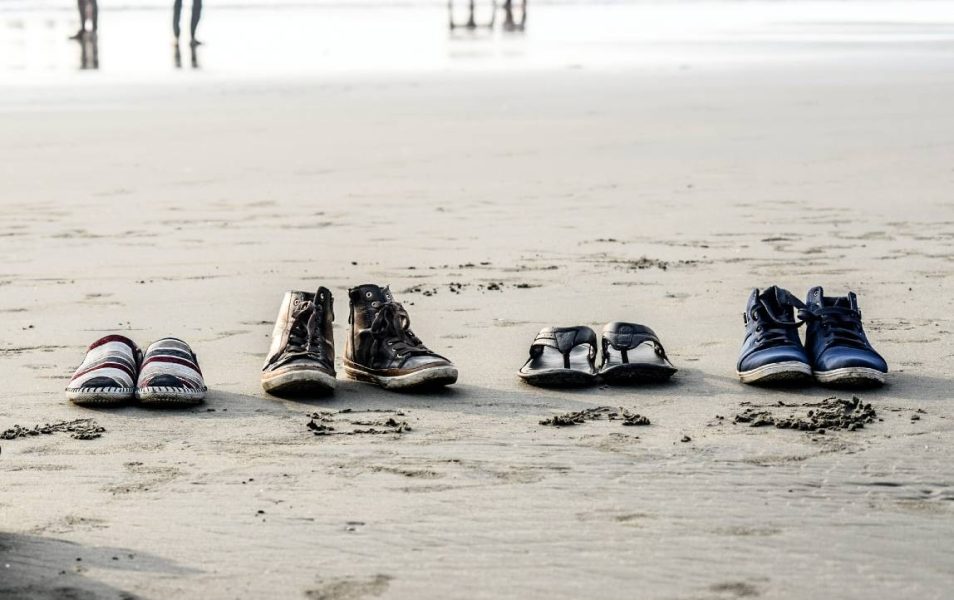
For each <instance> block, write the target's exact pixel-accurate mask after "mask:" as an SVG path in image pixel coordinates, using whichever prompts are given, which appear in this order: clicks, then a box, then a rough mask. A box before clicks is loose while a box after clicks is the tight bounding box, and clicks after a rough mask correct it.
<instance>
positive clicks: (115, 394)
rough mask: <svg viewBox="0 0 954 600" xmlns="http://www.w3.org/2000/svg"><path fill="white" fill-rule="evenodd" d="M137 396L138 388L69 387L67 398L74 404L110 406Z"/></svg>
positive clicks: (129, 400)
mask: <svg viewBox="0 0 954 600" xmlns="http://www.w3.org/2000/svg"><path fill="white" fill-rule="evenodd" d="M135 397H136V388H122V387H107V388H67V390H66V398H67V399H68V400H69V401H70V402H72V403H73V404H79V405H83V406H85V405H88V406H109V405H115V404H126V403H127V402H131V401H132V400H133V399H135Z"/></svg>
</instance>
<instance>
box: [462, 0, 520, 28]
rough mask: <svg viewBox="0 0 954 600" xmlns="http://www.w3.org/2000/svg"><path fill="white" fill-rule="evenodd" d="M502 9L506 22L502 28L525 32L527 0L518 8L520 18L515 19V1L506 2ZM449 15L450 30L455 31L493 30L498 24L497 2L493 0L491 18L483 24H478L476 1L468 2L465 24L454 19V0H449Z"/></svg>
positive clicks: (505, 0)
mask: <svg viewBox="0 0 954 600" xmlns="http://www.w3.org/2000/svg"><path fill="white" fill-rule="evenodd" d="M501 8H502V9H503V12H504V21H503V25H502V28H503V30H504V31H512V32H519V31H523V30H524V28H525V27H526V24H527V0H520V2H519V4H518V5H517V6H516V14H517V15H518V18H516V19H515V18H514V12H515V11H514V8H515V7H514V1H513V0H504V3H503V4H502V5H501ZM447 14H448V23H449V26H450V29H451V30H452V31H453V30H455V29H471V30H473V29H478V28H484V29H493V28H494V25H495V24H496V22H497V2H496V0H491V2H490V18H489V19H488V20H487V21H486V22H483V23H478V22H477V16H476V3H475V0H468V2H467V20H466V21H464V22H458V21H457V20H456V19H455V18H454V0H448V2H447Z"/></svg>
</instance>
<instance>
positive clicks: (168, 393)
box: [136, 386, 205, 405]
mask: <svg viewBox="0 0 954 600" xmlns="http://www.w3.org/2000/svg"><path fill="white" fill-rule="evenodd" d="M136 398H137V399H138V400H139V402H140V403H141V404H145V405H149V404H164V405H169V404H199V403H200V402H202V400H204V399H205V390H186V389H183V388H176V387H168V386H151V387H144V388H139V389H137V390H136Z"/></svg>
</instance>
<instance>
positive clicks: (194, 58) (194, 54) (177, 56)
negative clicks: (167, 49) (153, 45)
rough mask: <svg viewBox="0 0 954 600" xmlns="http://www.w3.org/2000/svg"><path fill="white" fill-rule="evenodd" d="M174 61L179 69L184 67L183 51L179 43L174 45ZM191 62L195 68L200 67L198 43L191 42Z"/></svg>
mask: <svg viewBox="0 0 954 600" xmlns="http://www.w3.org/2000/svg"><path fill="white" fill-rule="evenodd" d="M173 49H174V50H173V52H174V55H173V61H174V62H175V66H176V68H177V69H181V68H182V51H181V50H179V44H175V45H173ZM189 62H190V64H191V65H192V68H193V69H198V68H199V48H198V46H197V45H193V44H189Z"/></svg>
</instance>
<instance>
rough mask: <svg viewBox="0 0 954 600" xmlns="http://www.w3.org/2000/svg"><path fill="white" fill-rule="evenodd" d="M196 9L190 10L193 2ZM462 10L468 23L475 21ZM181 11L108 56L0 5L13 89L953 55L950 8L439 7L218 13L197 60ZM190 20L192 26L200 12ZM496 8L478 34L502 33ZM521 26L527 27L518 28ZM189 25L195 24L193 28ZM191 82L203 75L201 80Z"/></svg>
mask: <svg viewBox="0 0 954 600" xmlns="http://www.w3.org/2000/svg"><path fill="white" fill-rule="evenodd" d="M186 3H187V4H188V0H187V2H186ZM464 8H465V7H464V5H463V3H458V7H457V9H456V12H455V18H456V19H457V20H458V21H461V22H462V21H463V20H464V19H465V17H466V15H465V14H464V13H465V11H464ZM170 13H171V8H169V9H167V8H165V5H164V4H163V3H158V2H154V1H152V0H149V1H144V2H130V1H128V0H127V1H126V2H124V3H122V4H121V5H119V6H118V7H117V6H111V5H109V4H107V3H102V7H101V13H100V34H99V36H98V38H97V40H96V43H95V44H94V43H91V42H90V43H87V44H86V45H85V48H84V46H83V44H80V43H78V42H74V41H71V40H68V39H67V38H68V36H69V35H70V34H72V33H73V32H74V31H75V30H76V27H77V19H76V15H75V12H74V9H73V8H72V3H68V2H59V1H56V2H46V3H40V4H39V5H37V4H30V5H27V4H25V3H23V2H20V1H19V0H0V83H2V84H19V85H22V84H70V85H72V84H81V83H82V84H88V83H97V82H113V83H115V82H127V83H129V82H141V83H147V82H162V81H179V80H186V81H190V82H195V81H215V80H220V79H229V80H231V79H236V78H238V79H252V80H262V79H298V78H316V79H320V78H326V77H330V76H337V75H341V74H355V73H368V72H370V73H407V72H443V71H463V72H467V71H473V70H552V69H594V68H597V69H599V68H620V67H624V68H627V67H633V66H638V67H645V68H657V67H667V68H668V67H674V66H675V67H678V68H691V67H692V66H696V65H706V66H716V67H720V66H725V67H737V66H744V65H748V64H752V63H764V62H766V61H784V62H786V63H792V62H804V61H831V60H837V59H841V58H853V57H862V58H875V59H876V60H880V59H881V58H882V57H890V58H891V59H897V60H905V58H906V57H907V56H911V55H912V53H914V52H916V53H917V56H918V57H919V59H921V60H925V59H927V60H929V59H930V57H931V56H937V57H944V56H947V55H949V54H950V52H951V51H952V50H954V4H952V3H949V2H896V1H891V2H867V3H860V2H824V1H822V2H803V1H800V2H724V1H718V2H710V1H703V2H667V3H656V2H619V3H584V2H580V3H566V4H561V3H550V4H540V3H531V6H530V8H529V10H528V19H527V21H526V27H525V29H524V30H517V31H505V30H504V28H503V27H502V24H503V19H504V15H503V13H502V12H501V13H500V14H499V15H498V17H497V22H496V27H495V28H494V29H492V30H491V29H487V28H478V29H475V30H466V29H457V30H454V31H451V30H450V29H449V27H448V11H447V8H446V6H445V5H443V4H442V3H436V2H417V3H414V2H412V3H406V4H405V3H401V4H398V5H391V6H376V5H373V4H370V3H365V2H347V1H346V2H334V3H330V2H314V3H310V2H309V3H304V4H289V3H280V4H278V3H276V4H275V5H274V6H269V5H268V3H266V2H262V1H259V2H251V1H249V2H244V3H242V2H235V1H230V2H227V3H225V2H223V3H220V4H216V3H215V2H207V3H206V5H205V10H204V13H203V20H202V23H201V25H200V31H199V33H200V39H202V40H204V41H205V42H207V44H206V45H205V46H202V47H200V48H198V49H197V51H196V53H195V54H194V55H192V54H191V52H190V49H189V47H188V45H187V44H186V43H183V44H182V46H181V48H179V50H178V55H177V52H176V49H175V48H174V46H173V44H172V43H171V42H172V39H171V38H172V36H171V31H170V29H171V26H170V20H171V14H170ZM184 13H185V14H184V15H183V20H184V21H187V20H188V8H186V9H185V11H184ZM490 14H491V10H490V8H489V3H487V5H485V6H483V7H481V9H480V10H478V14H477V16H476V17H477V22H478V23H485V22H487V21H488V20H489V18H490ZM514 17H515V19H517V20H519V18H520V16H519V13H517V14H515V15H514ZM184 24H185V23H184ZM192 71H199V72H201V73H202V75H201V76H199V75H196V74H194V73H190V72H192Z"/></svg>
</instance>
